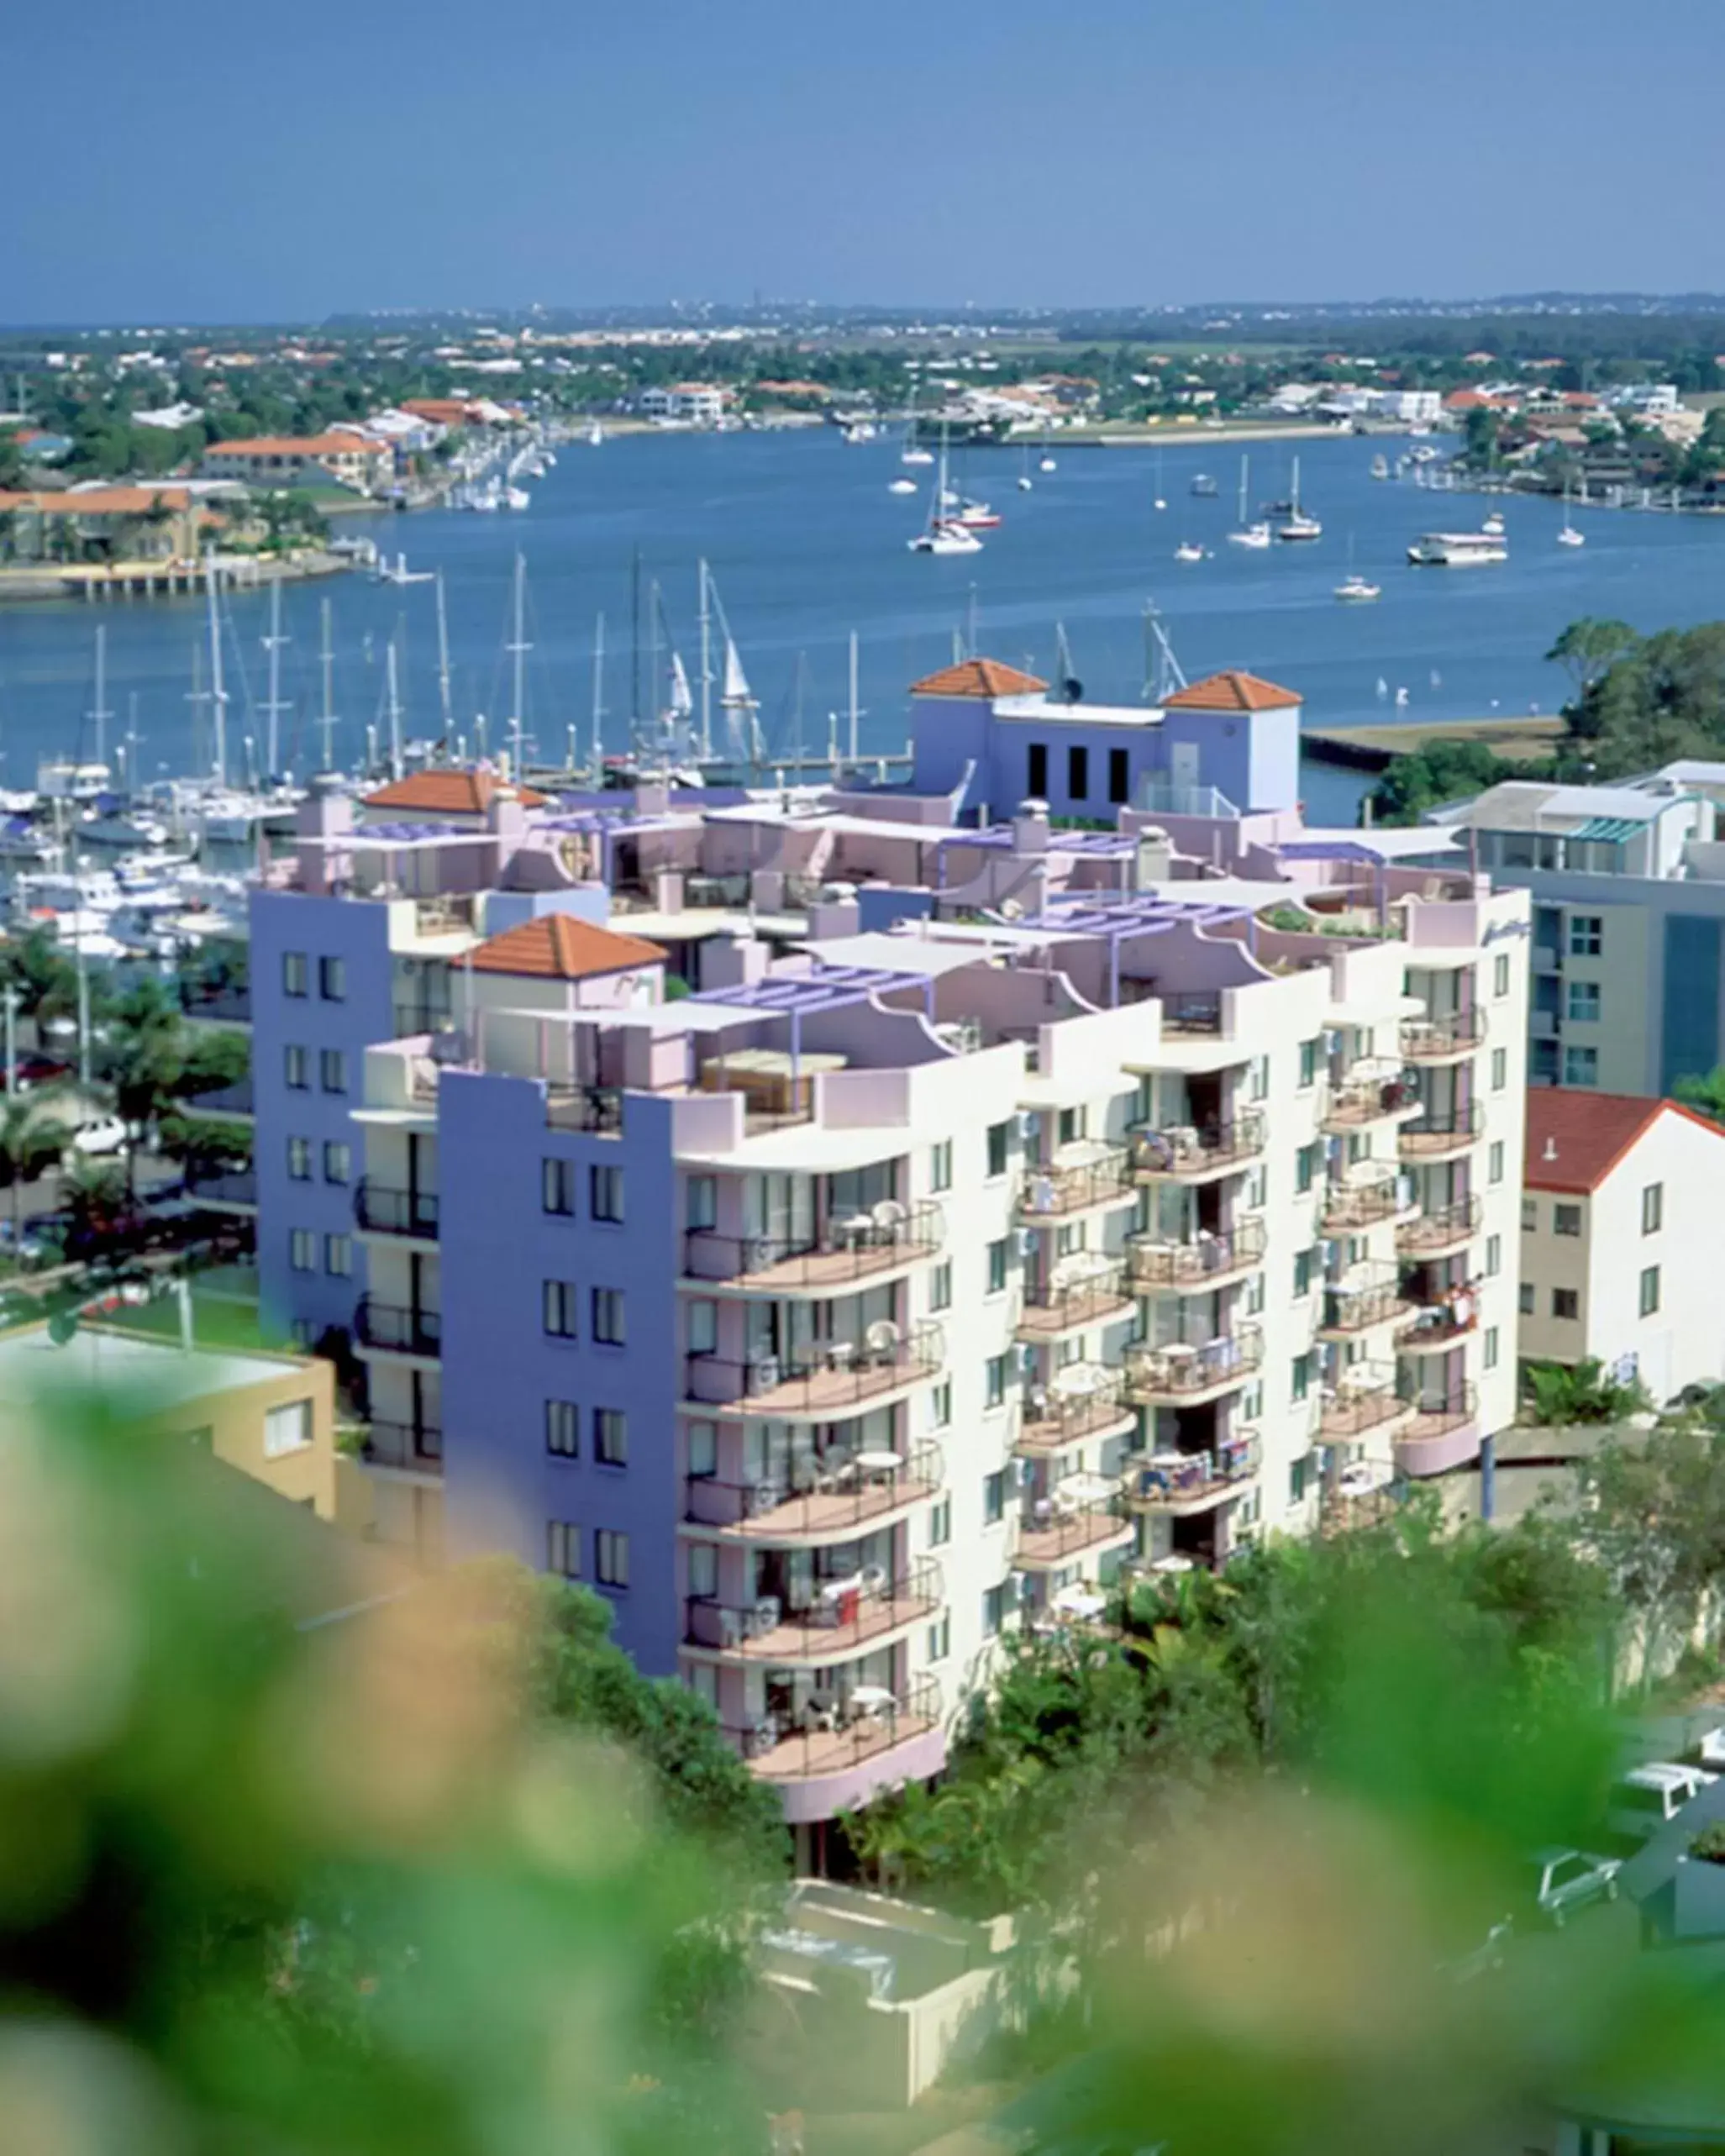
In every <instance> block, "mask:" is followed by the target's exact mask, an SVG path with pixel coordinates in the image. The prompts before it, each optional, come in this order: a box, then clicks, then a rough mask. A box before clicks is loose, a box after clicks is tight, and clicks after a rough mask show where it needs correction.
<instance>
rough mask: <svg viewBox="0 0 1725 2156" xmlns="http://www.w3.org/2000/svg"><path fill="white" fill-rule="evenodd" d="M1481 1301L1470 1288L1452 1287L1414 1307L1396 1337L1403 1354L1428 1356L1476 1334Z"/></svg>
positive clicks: (1397, 1345) (1397, 1344)
mask: <svg viewBox="0 0 1725 2156" xmlns="http://www.w3.org/2000/svg"><path fill="white" fill-rule="evenodd" d="M1479 1323H1480V1298H1479V1296H1477V1295H1476V1294H1475V1291H1473V1289H1471V1288H1470V1287H1457V1288H1451V1289H1450V1290H1449V1291H1448V1292H1447V1293H1445V1294H1444V1295H1442V1296H1438V1297H1436V1298H1434V1299H1433V1301H1430V1302H1427V1303H1421V1304H1419V1305H1417V1306H1416V1307H1414V1308H1413V1309H1412V1312H1411V1313H1410V1317H1409V1322H1408V1323H1407V1324H1406V1325H1404V1326H1403V1327H1402V1329H1401V1330H1400V1332H1398V1333H1397V1334H1396V1347H1397V1348H1398V1349H1400V1350H1401V1352H1402V1354H1404V1355H1428V1354H1435V1352H1436V1351H1437V1350H1438V1349H1439V1348H1447V1347H1449V1346H1450V1345H1451V1344H1452V1343H1453V1342H1454V1341H1457V1340H1464V1339H1465V1338H1467V1336H1468V1334H1469V1333H1473V1332H1477V1331H1478V1329H1479Z"/></svg>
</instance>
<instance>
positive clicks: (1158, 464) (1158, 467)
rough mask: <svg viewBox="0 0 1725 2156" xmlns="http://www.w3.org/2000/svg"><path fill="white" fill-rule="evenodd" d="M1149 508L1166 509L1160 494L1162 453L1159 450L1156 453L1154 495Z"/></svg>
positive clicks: (1163, 498)
mask: <svg viewBox="0 0 1725 2156" xmlns="http://www.w3.org/2000/svg"><path fill="white" fill-rule="evenodd" d="M1150 506H1151V507H1152V508H1154V509H1165V508H1166V507H1168V503H1167V501H1166V500H1165V497H1164V496H1163V492H1162V452H1161V450H1157V452H1156V495H1155V499H1154V502H1152V503H1151V505H1150Z"/></svg>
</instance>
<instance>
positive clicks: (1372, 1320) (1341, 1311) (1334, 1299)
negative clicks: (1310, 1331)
mask: <svg viewBox="0 0 1725 2156" xmlns="http://www.w3.org/2000/svg"><path fill="white" fill-rule="evenodd" d="M1413 1314H1414V1307H1413V1305H1412V1303H1411V1302H1410V1301H1408V1300H1407V1297H1406V1296H1404V1295H1403V1294H1402V1289H1401V1286H1400V1284H1399V1282H1398V1281H1397V1280H1396V1278H1395V1274H1394V1269H1393V1268H1391V1272H1390V1276H1389V1277H1388V1278H1387V1279H1385V1280H1370V1281H1368V1282H1366V1283H1365V1285H1364V1286H1359V1287H1339V1286H1338V1287H1326V1288H1325V1289H1324V1291H1323V1320H1322V1323H1320V1325H1319V1328H1318V1329H1319V1331H1320V1332H1324V1333H1364V1332H1366V1331H1368V1330H1369V1329H1370V1328H1371V1327H1372V1326H1374V1325H1387V1324H1391V1323H1395V1322H1396V1320H1397V1319H1398V1318H1403V1317H1412V1315H1413Z"/></svg>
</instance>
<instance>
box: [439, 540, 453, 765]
mask: <svg viewBox="0 0 1725 2156" xmlns="http://www.w3.org/2000/svg"><path fill="white" fill-rule="evenodd" d="M437 697H438V708H439V711H440V712H441V713H442V714H443V736H444V750H445V752H447V750H448V748H449V744H450V735H451V734H453V733H454V731H455V719H454V718H453V717H452V715H451V713H450V622H449V616H448V614H447V613H445V612H444V573H443V571H442V570H440V569H439V571H438V572H437Z"/></svg>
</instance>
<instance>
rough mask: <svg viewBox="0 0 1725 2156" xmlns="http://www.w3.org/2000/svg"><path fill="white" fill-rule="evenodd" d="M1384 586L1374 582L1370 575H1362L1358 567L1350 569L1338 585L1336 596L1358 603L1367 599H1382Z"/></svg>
mask: <svg viewBox="0 0 1725 2156" xmlns="http://www.w3.org/2000/svg"><path fill="white" fill-rule="evenodd" d="M1383 596H1384V587H1383V586H1382V585H1381V584H1374V583H1373V582H1372V581H1371V579H1370V577H1369V576H1361V575H1360V574H1359V571H1358V570H1357V569H1354V570H1349V572H1348V574H1347V575H1346V576H1344V578H1343V579H1342V581H1341V582H1340V583H1339V584H1338V585H1337V586H1336V597H1338V599H1345V600H1349V601H1350V602H1354V603H1358V602H1360V601H1362V600H1366V599H1381V598H1382V597H1383Z"/></svg>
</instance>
